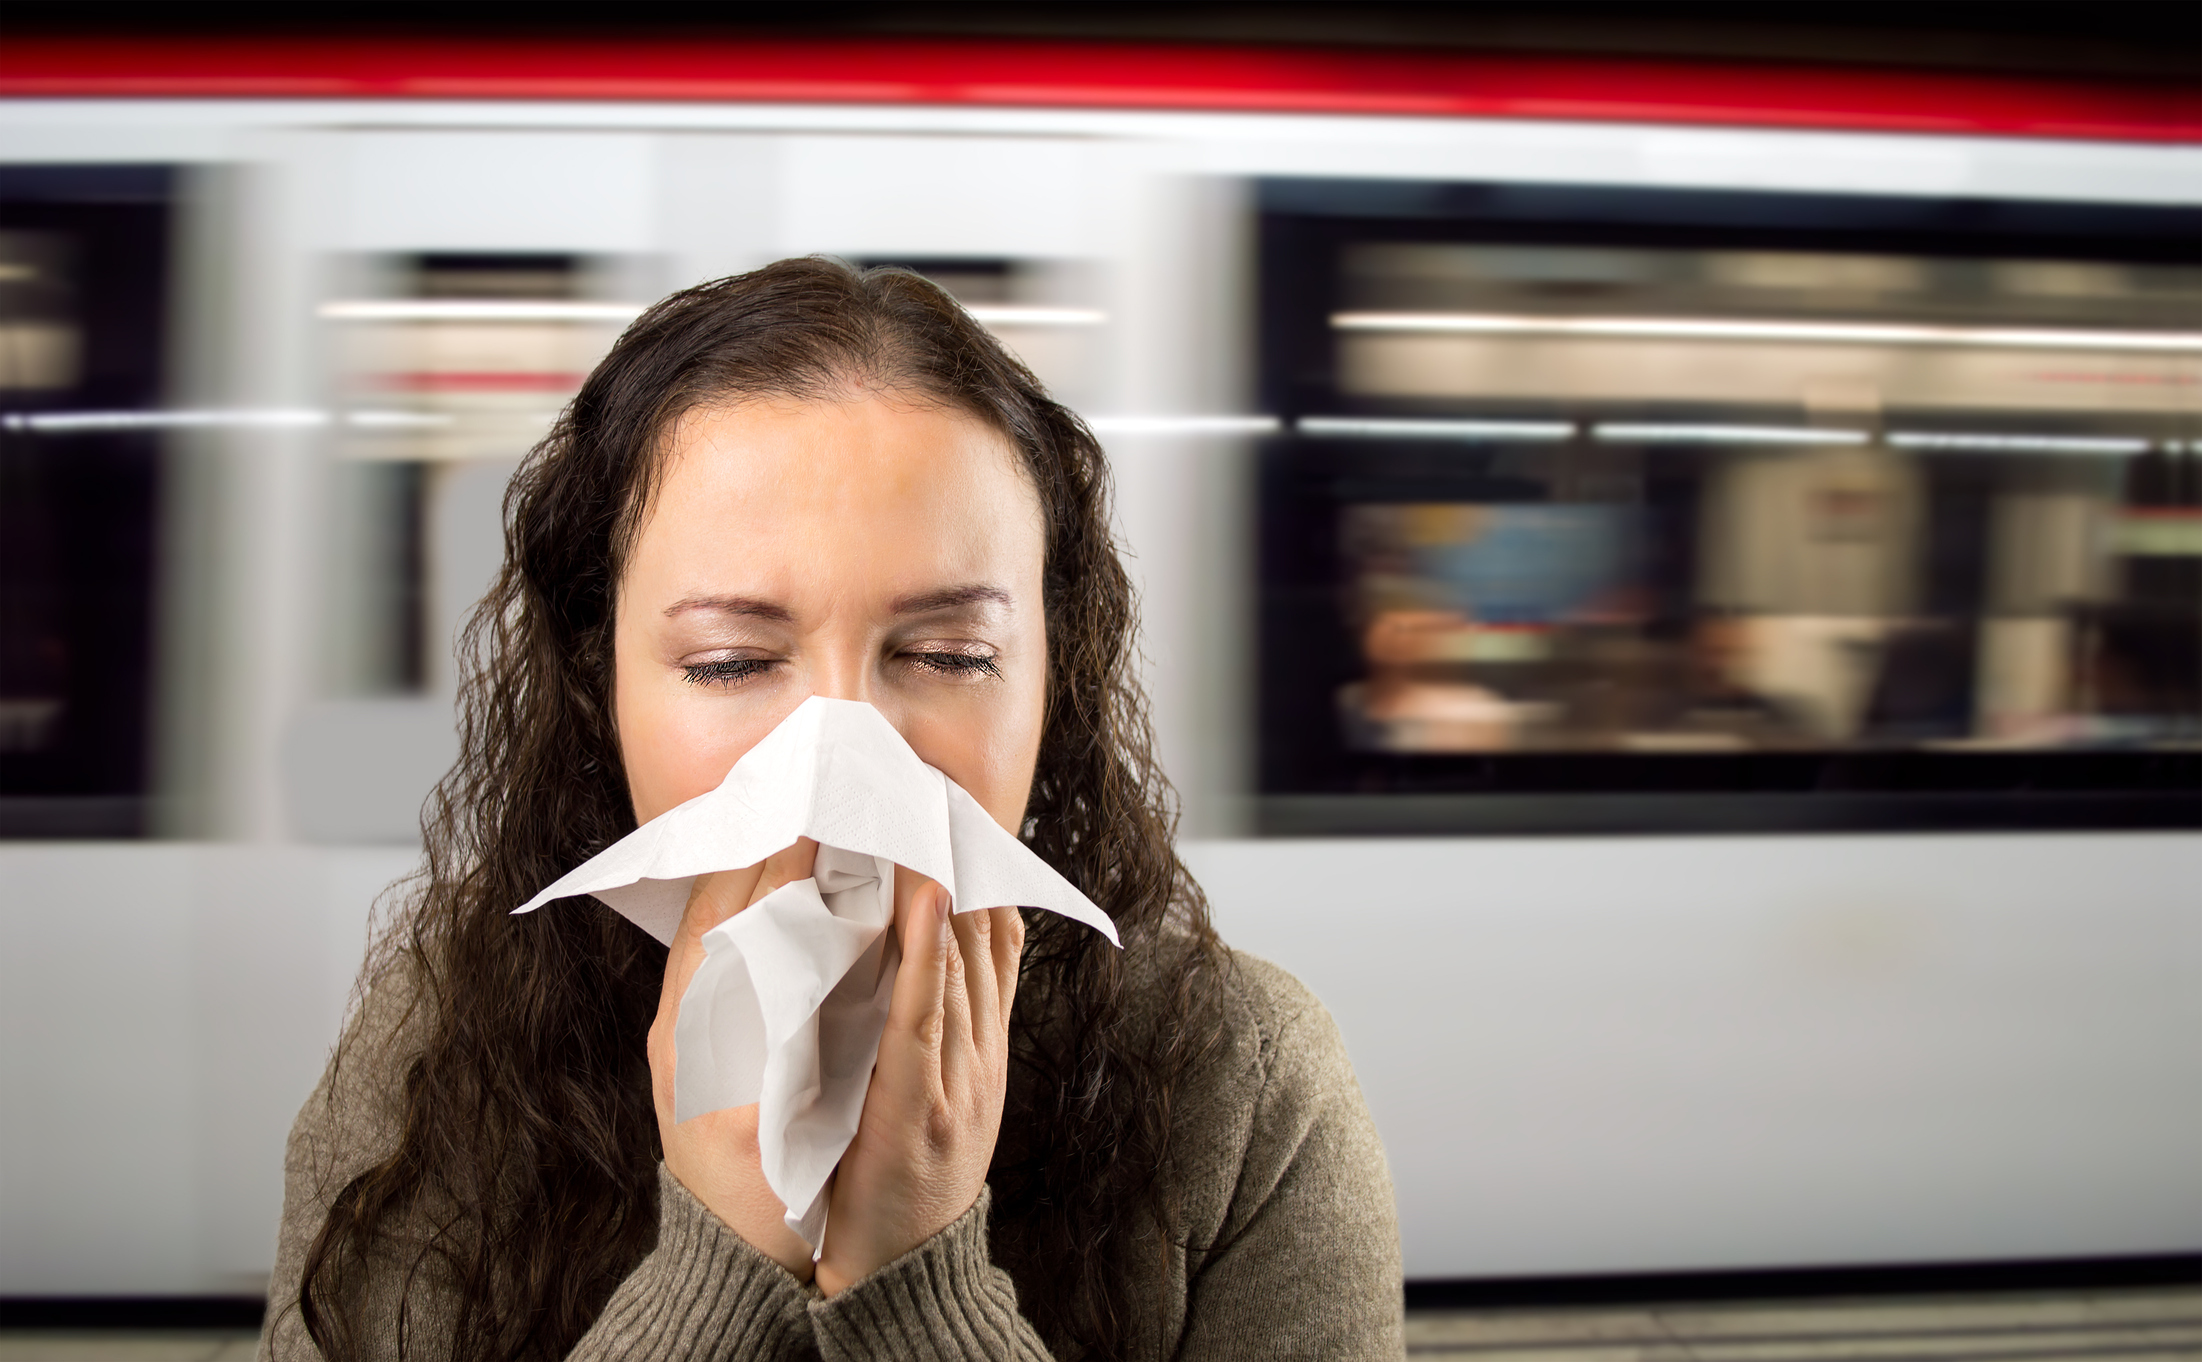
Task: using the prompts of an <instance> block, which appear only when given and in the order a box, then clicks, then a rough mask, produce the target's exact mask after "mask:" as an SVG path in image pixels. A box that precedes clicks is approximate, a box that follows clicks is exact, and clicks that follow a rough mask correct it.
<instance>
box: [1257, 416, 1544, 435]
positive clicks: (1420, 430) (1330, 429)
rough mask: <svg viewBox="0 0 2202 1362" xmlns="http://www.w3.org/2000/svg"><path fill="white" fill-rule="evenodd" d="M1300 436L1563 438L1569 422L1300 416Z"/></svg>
mask: <svg viewBox="0 0 2202 1362" xmlns="http://www.w3.org/2000/svg"><path fill="white" fill-rule="evenodd" d="M1297 424H1298V428H1299V431H1300V433H1301V434H1302V435H1322V436H1335V437H1341V438H1345V439H1356V440H1566V439H1570V438H1572V437H1573V436H1574V434H1575V423H1574V422H1573V421H1441V420H1427V419H1419V418H1414V417H1391V416H1366V417H1364V416H1303V417H1301V418H1300V419H1299V421H1298V423H1297Z"/></svg>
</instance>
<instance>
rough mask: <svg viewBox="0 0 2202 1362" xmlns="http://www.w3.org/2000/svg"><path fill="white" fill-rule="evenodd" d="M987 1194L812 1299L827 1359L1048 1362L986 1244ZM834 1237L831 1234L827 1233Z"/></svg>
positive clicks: (822, 1351)
mask: <svg viewBox="0 0 2202 1362" xmlns="http://www.w3.org/2000/svg"><path fill="white" fill-rule="evenodd" d="M992 1200H993V1197H992V1193H991V1192H988V1191H981V1192H980V1193H979V1199H978V1201H977V1202H975V1203H974V1204H973V1205H972V1207H971V1209H970V1210H968V1211H965V1212H964V1213H963V1215H962V1216H961V1217H960V1218H958V1219H957V1220H956V1221H955V1222H954V1223H953V1224H951V1225H949V1226H948V1228H946V1229H944V1230H942V1231H941V1232H940V1233H939V1234H936V1235H934V1236H933V1237H932V1238H930V1239H928V1240H926V1241H925V1242H924V1243H922V1244H920V1245H918V1246H917V1247H916V1248H914V1249H911V1250H910V1251H909V1252H908V1253H905V1254H903V1255H902V1256H901V1257H900V1258H897V1259H895V1260H894V1261H893V1262H891V1263H889V1264H887V1265H886V1266H885V1267H883V1268H881V1269H880V1270H879V1271H877V1272H874V1273H873V1274H871V1275H870V1276H869V1277H866V1278H864V1279H863V1280H862V1281H860V1282H856V1283H855V1284H853V1285H851V1286H849V1287H848V1288H847V1289H845V1290H843V1291H842V1292H841V1293H840V1294H839V1295H836V1296H833V1297H831V1298H829V1299H825V1300H817V1301H813V1302H811V1305H810V1321H811V1326H812V1328H813V1329H814V1330H815V1331H816V1335H817V1340H818V1351H819V1353H820V1355H821V1356H823V1357H824V1358H825V1360H826V1362H859V1359H863V1360H864V1362H871V1359H888V1358H893V1359H897V1362H904V1360H906V1362H960V1359H964V1358H1015V1359H1019V1362H1045V1359H1046V1358H1047V1357H1048V1351H1047V1349H1046V1348H1045V1347H1044V1346H1042V1345H1041V1343H1040V1336H1039V1335H1038V1334H1037V1333H1035V1332H1033V1328H1032V1325H1031V1324H1030V1323H1029V1322H1028V1321H1026V1319H1025V1317H1024V1316H1023V1315H1021V1314H1019V1313H1018V1310H1017V1289H1016V1287H1014V1286H1012V1285H1011V1284H1010V1281H1009V1274H1008V1273H1006V1272H1004V1271H1002V1270H1001V1269H1000V1268H998V1267H996V1266H994V1263H993V1261H992V1259H991V1258H990V1256H989V1255H988V1253H987V1247H986V1218H987V1212H988V1209H989V1207H990V1205H991V1204H992ZM827 1232H828V1233H829V1234H830V1233H831V1232H832V1231H831V1230H830V1229H829V1230H828V1231H827Z"/></svg>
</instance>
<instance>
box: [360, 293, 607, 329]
mask: <svg viewBox="0 0 2202 1362" xmlns="http://www.w3.org/2000/svg"><path fill="white" fill-rule="evenodd" d="M319 311H320V315H321V316H322V317H324V318H326V319H327V320H329V321H335V322H618V323H626V322H631V321H633V320H634V319H635V318H636V317H639V316H641V315H642V305H641V304H639V303H580V302H571V301H567V300H564V299H555V298H353V299H340V300H338V301H335V302H328V303H323V304H322V305H321V307H320V309H319Z"/></svg>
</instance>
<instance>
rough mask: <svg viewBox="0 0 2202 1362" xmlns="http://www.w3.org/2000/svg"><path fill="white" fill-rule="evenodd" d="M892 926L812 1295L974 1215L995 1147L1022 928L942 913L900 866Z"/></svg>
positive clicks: (991, 917) (933, 896)
mask: <svg viewBox="0 0 2202 1362" xmlns="http://www.w3.org/2000/svg"><path fill="white" fill-rule="evenodd" d="M895 921H896V926H897V928H898V929H899V930H900V931H901V933H902V964H901V967H900V968H899V970H898V971H897V972H896V974H895V988H894V998H893V1000H892V1001H891V1002H890V1003H889V1004H888V1008H887V1030H886V1033H885V1034H884V1035H882V1036H881V1037H880V1041H879V1064H878V1067H876V1068H875V1069H873V1070H872V1082H871V1087H870V1088H869V1089H868V1090H866V1092H865V1094H864V1114H863V1116H862V1117H861V1118H860V1119H859V1121H858V1123H857V1130H856V1139H855V1140H854V1141H852V1142H851V1143H850V1145H849V1149H848V1152H847V1153H845V1154H843V1155H842V1156H841V1166H840V1169H839V1170H838V1171H837V1172H836V1173H835V1174H834V1181H833V1193H832V1200H831V1202H830V1203H829V1210H828V1212H827V1215H826V1252H825V1256H824V1257H823V1258H821V1259H820V1260H819V1262H818V1287H819V1289H820V1290H821V1291H823V1292H825V1294H827V1295H829V1296H831V1295H834V1294H835V1293H837V1292H839V1291H840V1290H841V1289H842V1288H843V1287H846V1286H848V1285H849V1284H850V1283H852V1282H856V1281H859V1280H861V1279H863V1278H864V1277H866V1276H868V1275H870V1274H871V1273H873V1272H876V1271H878V1270H879V1269H880V1268H882V1267H885V1266H886V1265H887V1264H888V1263H891V1262H893V1261H894V1260H895V1259H897V1258H899V1257H901V1256H902V1255H903V1254H905V1253H907V1252H909V1251H910V1250H911V1249H914V1248H916V1247H917V1246H918V1245H919V1244H922V1243H924V1242H925V1241H926V1240H928V1239H930V1238H932V1237H933V1236H934V1235H936V1234H938V1233H940V1232H941V1231H942V1230H944V1229H946V1228H947V1227H948V1226H949V1224H951V1223H952V1222H953V1221H954V1220H955V1219H956V1217H958V1216H960V1215H962V1214H963V1213H964V1212H965V1211H967V1210H969V1209H971V1204H972V1203H973V1202H975V1201H977V1200H978V1199H979V1189H980V1188H982V1187H984V1186H985V1185H986V1170H987V1167H988V1165H990V1164H991V1163H992V1162H993V1160H994V1141H995V1139H996V1138H997V1137H998V1136H999V1135H1000V1134H1001V1128H1002V1099H1003V1096H1004V1094H1005V1093H1006V1092H1007V1090H1008V1086H1009V1009H1010V1004H1012V1003H1013V1002H1015V1001H1016V997H1017V967H1018V964H1019V962H1020V960H1021V959H1022V957H1023V954H1024V944H1025V924H1024V918H1023V917H1021V916H1020V915H1019V914H1018V912H1017V910H1016V909H1014V908H988V909H984V910H982V911H979V912H975V913H955V914H950V913H949V912H948V894H947V892H946V891H945V890H943V889H942V888H941V887H940V886H939V885H938V884H935V883H934V882H933V881H931V880H928V879H926V878H925V877H924V876H922V875H917V874H914V873H912V872H910V871H908V870H904V869H902V868H901V867H899V866H898V867H896V869H895Z"/></svg>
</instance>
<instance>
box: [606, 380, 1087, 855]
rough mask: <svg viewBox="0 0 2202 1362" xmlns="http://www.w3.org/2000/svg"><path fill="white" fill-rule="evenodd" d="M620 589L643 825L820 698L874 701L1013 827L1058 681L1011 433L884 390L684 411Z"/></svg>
mask: <svg viewBox="0 0 2202 1362" xmlns="http://www.w3.org/2000/svg"><path fill="white" fill-rule="evenodd" d="M663 472H664V476H663V480H662V482H661V484H660V486H659V488H658V491H657V496H656V499H655V501H654V503H653V505H652V506H651V507H650V509H649V512H648V515H647V517H646V519H645V520H644V521H643V523H642V526H641V529H640V531H639V532H638V534H637V536H636V541H635V544H634V549H633V552H632V554H631V555H630V557H629V560H628V563H627V569H626V574H625V576H624V577H623V578H622V579H621V581H620V584H619V598H618V606H617V609H618V615H617V624H616V629H615V634H614V666H615V672H614V675H615V681H614V683H613V707H614V717H615V720H616V722H617V724H618V727H619V743H620V752H621V755H622V757H623V759H624V760H625V762H626V767H627V789H628V793H629V794H630V796H631V797H632V798H633V800H634V805H635V817H636V819H637V820H638V821H641V822H648V821H649V820H650V819H652V818H655V817H657V816H658V815H659V814H661V813H663V812H665V811H666V810H667V809H670V808H672V807H673V806H675V805H677V804H680V803H682V802H684V801H686V800H689V799H692V798H694V797H695V796H697V795H700V794H703V793H705V792H706V791H709V790H711V789H713V788H715V787H716V786H717V785H718V784H719V782H720V781H721V780H723V779H725V777H726V773H727V771H728V769H730V768H731V767H732V766H733V765H734V762H735V761H736V760H737V759H738V758H740V757H741V755H742V754H743V753H745V752H747V751H748V750H749V749H750V748H751V747H752V746H754V745H755V744H756V743H757V740H758V739H760V738H762V737H764V736H765V734H767V733H769V732H771V731H772V729H773V728H774V727H775V726H776V725H778V724H779V722H780V721H781V720H782V719H784V718H786V717H787V716H788V714H789V713H790V712H791V711H792V710H794V708H795V707H796V706H797V705H799V704H801V703H802V702H803V701H804V700H805V699H807V698H809V697H810V696H813V695H825V696H831V697H833V698H835V699H841V700H862V701H865V702H866V703H868V704H870V705H872V706H874V707H875V708H877V709H878V710H879V712H880V713H882V714H884V715H885V716H886V717H887V721H888V722H889V723H892V724H893V725H894V726H895V728H896V729H897V730H899V731H900V732H901V734H902V736H903V737H904V738H905V739H906V740H908V742H909V744H910V746H911V747H912V748H914V749H916V751H917V754H918V755H919V756H920V757H922V758H924V759H925V761H926V762H927V763H929V764H930V765H933V766H935V767H938V768H939V769H940V770H941V771H943V772H945V773H946V774H947V775H948V777H949V778H950V779H952V780H954V781H955V782H956V783H957V784H958V785H961V786H962V787H963V788H964V789H966V790H968V791H970V792H971V795H972V797H973V798H975V799H977V800H978V801H979V803H980V804H982V805H983V806H985V808H986V811H987V812H988V813H990V814H992V815H993V816H994V818H995V821H997V822H999V823H1000V824H1001V825H1002V826H1003V827H1005V828H1007V829H1009V830H1011V831H1012V832H1014V831H1015V830H1016V829H1017V828H1018V826H1019V825H1020V824H1021V823H1022V822H1023V820H1024V807H1025V799H1026V796H1027V795H1028V793H1029V792H1030V790H1031V788H1032V775H1033V767H1034V764H1035V763H1036V762H1037V760H1038V757H1039V750H1040V725H1041V721H1042V719H1043V717H1044V711H1045V706H1046V695H1047V629H1046V622H1045V619H1044V617H1043V615H1042V609H1041V599H1040V590H1041V568H1042V560H1043V556H1044V535H1043V530H1042V526H1041V513H1040V502H1039V497H1038V494H1037V493H1036V492H1035V491H1034V489H1033V487H1032V485H1031V483H1030V481H1029V480H1028V479H1027V477H1026V476H1025V473H1024V471H1023V469H1022V467H1021V466H1020V464H1019V461H1018V458H1017V455H1016V452H1015V450H1014V449H1013V447H1012V446H1011V445H1010V443H1009V442H1008V440H1006V439H1004V438H1003V437H1002V436H1001V435H1000V434H998V433H997V432H995V431H994V430H993V429H992V428H991V427H989V426H987V425H985V424H984V423H983V422H981V421H979V420H978V419H976V418H975V417H972V416H969V415H966V414H964V413H962V412H958V411H952V410H945V409H939V408H934V407H930V406H920V405H913V404H910V403H907V402H903V401H899V400H893V399H888V398H882V397H877V396H862V397H854V398H851V399H850V400H847V401H830V402H805V401H795V400H757V401H748V402H743V403H741V404H739V405H736V406H731V407H718V408H709V409H704V410H699V411H696V412H692V413H690V414H689V415H688V416H687V417H686V418H684V419H683V420H682V421H681V422H680V424H679V425H678V426H677V427H676V428H675V429H674V431H673V433H672V435H671V437H670V439H669V440H668V442H667V449H666V463H665V468H664V470H663Z"/></svg>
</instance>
